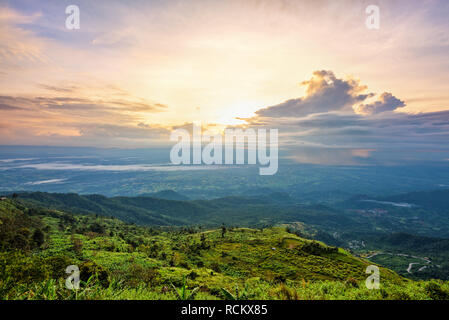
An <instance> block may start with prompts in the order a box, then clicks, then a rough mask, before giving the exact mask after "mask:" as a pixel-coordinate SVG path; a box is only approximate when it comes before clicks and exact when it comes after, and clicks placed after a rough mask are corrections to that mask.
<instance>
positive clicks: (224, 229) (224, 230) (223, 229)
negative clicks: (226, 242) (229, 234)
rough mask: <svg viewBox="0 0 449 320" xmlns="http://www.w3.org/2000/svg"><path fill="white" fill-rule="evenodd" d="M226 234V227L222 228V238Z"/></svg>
mask: <svg viewBox="0 0 449 320" xmlns="http://www.w3.org/2000/svg"><path fill="white" fill-rule="evenodd" d="M225 233H226V227H225V226H224V225H222V226H221V237H222V238H224V236H225Z"/></svg>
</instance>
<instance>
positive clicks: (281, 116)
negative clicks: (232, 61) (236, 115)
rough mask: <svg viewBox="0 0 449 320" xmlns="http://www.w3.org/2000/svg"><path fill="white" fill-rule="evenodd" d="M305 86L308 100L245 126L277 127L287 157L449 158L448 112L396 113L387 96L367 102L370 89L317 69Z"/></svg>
mask: <svg viewBox="0 0 449 320" xmlns="http://www.w3.org/2000/svg"><path fill="white" fill-rule="evenodd" d="M303 84H304V85H306V95H305V97H302V98H298V99H292V100H288V101H286V102H284V103H281V104H279V105H275V106H272V107H268V108H264V109H261V110H259V111H257V112H256V116H255V117H253V118H248V119H244V120H245V121H246V124H245V125H243V126H244V127H253V128H266V129H274V128H275V129H278V131H279V139H280V141H279V143H280V148H281V150H282V152H283V153H284V155H285V156H286V157H287V158H289V159H292V160H294V161H298V162H303V163H314V164H331V165H335V164H340V165H341V164H345V165H354V164H360V165H373V164H404V163H419V162H422V161H427V162H429V161H430V162H441V161H444V159H445V158H447V155H448V154H449V111H440V112H428V113H418V114H409V113H404V112H392V111H395V110H397V109H398V108H401V107H404V106H405V103H404V101H402V100H400V99H399V98H397V97H395V96H394V95H393V94H392V93H389V92H384V93H382V94H381V95H380V96H378V97H377V99H376V100H375V101H374V102H367V101H366V100H368V99H369V98H372V97H375V94H374V93H365V92H366V91H367V87H366V86H362V85H360V83H359V81H356V80H351V79H350V80H342V79H339V78H337V77H335V75H334V74H333V72H331V71H316V72H314V74H313V77H312V79H311V80H309V81H305V82H303ZM363 102H365V103H363ZM436 151H438V152H436Z"/></svg>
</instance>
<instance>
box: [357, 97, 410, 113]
mask: <svg viewBox="0 0 449 320" xmlns="http://www.w3.org/2000/svg"><path fill="white" fill-rule="evenodd" d="M401 107H405V103H404V101H401V100H399V99H398V98H396V97H395V96H393V95H392V94H391V93H388V92H384V93H382V95H381V96H380V97H379V100H377V101H375V102H373V103H369V104H361V105H360V106H357V107H356V108H355V110H356V111H357V112H358V113H362V114H368V115H369V114H376V113H381V112H385V111H394V110H396V109H397V108H401Z"/></svg>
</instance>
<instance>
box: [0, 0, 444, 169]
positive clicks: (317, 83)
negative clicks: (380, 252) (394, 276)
mask: <svg viewBox="0 0 449 320" xmlns="http://www.w3.org/2000/svg"><path fill="white" fill-rule="evenodd" d="M72 4H76V5H78V6H79V8H80V18H81V19H80V29H79V30H68V29H67V28H66V27H65V20H66V17H67V14H66V13H65V8H66V7H67V6H68V5H72ZM371 4H374V5H377V6H378V7H379V8H380V29H378V30H369V29H367V27H366V26H365V20H366V18H367V14H366V13H365V8H366V7H367V6H368V5H371ZM448 16H449V2H448V1H445V0H441V1H425V0H419V1H412V0H402V1H401V0H398V1H374V0H371V1H343V0H339V1H333V0H332V1H331V0H329V1H321V0H318V1H300V0H296V1H293V0H292V1H286V0H285V1H282V0H277V1H263V0H245V1H223V0H220V1H214V0H203V1H196V0H185V1H175V0H161V1H72V0H70V1H61V0H54V1H33V0H30V1H21V0H14V1H4V0H0V144H22V145H23V144H43V145H93V146H120V147H135V146H148V145H154V144H160V143H162V144H163V143H167V137H168V133H169V130H170V129H171V128H172V127H173V126H179V125H183V124H186V123H190V122H193V121H202V122H203V123H204V124H205V125H213V124H215V125H217V127H219V128H222V127H223V126H226V125H242V124H245V125H252V126H267V127H273V128H279V131H280V135H281V136H282V137H283V140H282V141H283V144H284V145H300V146H303V147H307V148H318V149H320V150H321V151H322V150H323V149H331V150H335V149H342V148H343V149H346V148H347V149H349V150H350V152H349V153H348V152H343V153H344V154H345V155H346V156H344V157H343V158H345V157H346V158H345V160H344V161H343V162H348V163H353V158H354V157H356V158H357V159H359V160H360V159H361V160H363V159H367V158H370V157H371V155H372V153H374V152H375V151H376V150H380V149H381V148H383V149H388V148H390V149H391V148H392V149H394V148H396V147H398V146H400V147H401V148H407V150H408V151H410V150H422V149H427V150H429V149H432V150H437V149H438V150H440V149H444V150H446V149H448V148H447V142H446V141H448V137H449V116H448V112H444V110H449V19H448ZM318 149H316V150H318ZM314 150H315V149H314ZM316 150H315V151H310V152H308V155H307V156H304V154H303V155H295V157H296V158H297V159H298V161H304V162H323V161H320V160H319V159H321V158H322V157H321V156H317V157H318V160H314V159H315V158H317V157H315V156H314V154H315V152H317V151H316ZM410 152H412V151H410ZM416 152H419V151H416ZM412 153H413V152H412ZM312 158H314V159H312ZM440 160H441V159H440ZM324 162H326V161H324Z"/></svg>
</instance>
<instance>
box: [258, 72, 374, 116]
mask: <svg viewBox="0 0 449 320" xmlns="http://www.w3.org/2000/svg"><path fill="white" fill-rule="evenodd" d="M301 84H302V85H304V86H306V96H305V97H303V98H297V99H290V100H287V101H285V102H283V103H281V104H278V105H275V106H271V107H268V108H265V109H261V110H259V111H257V112H256V114H257V115H258V116H262V117H301V116H306V115H309V114H314V113H323V112H329V111H341V110H349V109H351V108H352V106H353V105H354V104H356V103H360V102H362V101H364V100H365V99H367V98H369V97H372V96H373V95H374V94H373V93H363V92H364V91H365V90H366V86H362V85H360V83H359V81H358V80H354V79H348V80H343V79H338V78H337V77H335V75H334V73H333V72H332V71H324V70H322V71H315V72H314V73H313V77H312V78H311V79H310V80H309V81H304V82H302V83H301Z"/></svg>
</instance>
